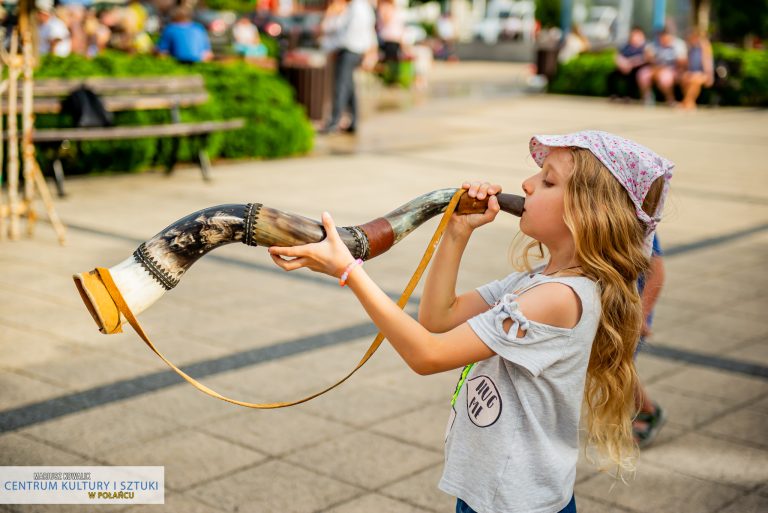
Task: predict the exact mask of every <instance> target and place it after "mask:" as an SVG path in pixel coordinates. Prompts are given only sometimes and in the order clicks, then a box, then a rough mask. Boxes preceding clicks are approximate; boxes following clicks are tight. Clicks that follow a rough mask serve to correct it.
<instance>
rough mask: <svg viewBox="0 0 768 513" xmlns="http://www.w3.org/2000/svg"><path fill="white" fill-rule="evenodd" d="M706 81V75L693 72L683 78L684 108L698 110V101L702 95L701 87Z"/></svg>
mask: <svg viewBox="0 0 768 513" xmlns="http://www.w3.org/2000/svg"><path fill="white" fill-rule="evenodd" d="M705 81H706V76H705V75H704V73H699V72H693V73H686V74H685V75H684V76H683V107H685V108H686V109H691V110H693V109H695V108H696V100H697V99H698V98H699V95H700V94H701V86H702V85H703V84H704V82H705Z"/></svg>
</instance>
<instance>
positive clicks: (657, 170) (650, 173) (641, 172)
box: [529, 130, 675, 255]
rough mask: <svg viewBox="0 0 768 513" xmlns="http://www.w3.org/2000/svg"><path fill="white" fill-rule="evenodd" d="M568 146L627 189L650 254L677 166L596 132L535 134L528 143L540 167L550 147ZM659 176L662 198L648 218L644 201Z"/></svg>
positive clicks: (639, 148)
mask: <svg viewBox="0 0 768 513" xmlns="http://www.w3.org/2000/svg"><path fill="white" fill-rule="evenodd" d="M567 147H576V148H584V149H587V150H589V151H591V152H592V154H593V155H594V156H595V157H597V158H598V160H600V162H601V163H602V164H603V165H604V166H605V167H607V168H608V170H609V171H610V172H611V174H613V176H614V177H615V178H616V179H617V180H618V181H619V183H620V184H621V185H622V187H624V189H625V190H626V191H627V193H628V194H629V197H630V198H631V199H632V203H633V204H634V205H635V212H636V214H637V218H638V219H640V221H642V222H643V224H645V226H646V233H645V234H646V239H645V250H646V254H648V255H650V253H651V243H652V241H653V234H654V232H655V231H656V226H657V225H658V224H659V222H660V221H661V213H662V211H663V209H664V200H665V199H666V197H667V193H668V192H669V180H670V179H671V178H672V168H673V167H674V166H675V164H674V163H673V162H671V161H669V160H667V159H665V158H664V157H662V156H661V155H659V154H657V153H655V152H654V151H652V150H650V149H648V148H646V147H645V146H641V145H640V144H637V143H636V142H634V141H630V140H629V139H624V138H623V137H619V136H617V135H613V134H609V133H608V132H600V131H597V130H585V131H583V132H576V133H573V134H566V135H535V136H533V137H532V138H531V142H530V144H529V149H530V151H531V156H532V157H533V160H534V161H536V164H538V166H539V167H542V166H543V165H544V159H545V158H546V157H547V155H549V152H550V150H551V148H567ZM660 177H663V179H664V188H663V190H662V193H661V199H660V200H659V205H658V207H657V208H656V212H654V215H653V216H649V215H648V214H646V213H645V211H644V210H643V201H644V200H645V196H646V195H647V194H648V191H649V190H650V188H651V184H652V183H653V182H654V181H655V180H657V179H658V178H660Z"/></svg>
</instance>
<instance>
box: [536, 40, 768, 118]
mask: <svg viewBox="0 0 768 513" xmlns="http://www.w3.org/2000/svg"><path fill="white" fill-rule="evenodd" d="M712 51H713V54H714V59H715V65H716V66H724V67H725V69H727V70H728V75H727V77H725V78H724V79H721V80H719V81H718V83H717V87H716V88H710V89H704V90H703V91H702V96H701V98H700V101H701V102H702V103H708V102H709V101H710V100H711V99H712V98H711V96H712V95H717V101H718V103H719V104H721V105H742V106H755V107H765V106H768V53H767V52H765V51H763V50H742V49H740V48H735V47H732V46H728V45H725V44H721V43H715V44H713V45H712ZM614 55H615V51H614V50H607V51H604V52H601V53H586V54H582V55H579V56H578V57H576V58H575V59H573V60H571V61H569V62H567V63H565V64H560V65H559V66H558V70H557V75H556V76H555V78H554V79H553V80H552V82H551V83H550V85H549V92H552V93H560V94H578V95H583V96H605V95H606V94H607V78H608V75H609V74H610V73H611V71H613V69H614V62H613V56H614Z"/></svg>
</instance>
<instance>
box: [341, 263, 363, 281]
mask: <svg viewBox="0 0 768 513" xmlns="http://www.w3.org/2000/svg"><path fill="white" fill-rule="evenodd" d="M358 265H359V266H362V265H363V261H362V260H361V259H359V258H358V259H357V260H355V261H354V262H352V263H351V264H349V265H348V266H347V268H346V269H344V272H343V273H342V275H341V278H339V285H341V286H342V287H343V286H344V285H346V284H347V278H349V273H351V272H352V269H354V268H355V267H357V266H358Z"/></svg>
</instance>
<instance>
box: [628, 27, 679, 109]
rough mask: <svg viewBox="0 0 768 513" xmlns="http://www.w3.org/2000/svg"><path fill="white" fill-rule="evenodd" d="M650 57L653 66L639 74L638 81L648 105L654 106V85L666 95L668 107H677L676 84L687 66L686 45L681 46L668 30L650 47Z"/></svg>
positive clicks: (662, 32)
mask: <svg viewBox="0 0 768 513" xmlns="http://www.w3.org/2000/svg"><path fill="white" fill-rule="evenodd" d="M650 47H651V48H650V52H649V57H650V60H651V63H652V66H651V67H650V68H649V69H648V71H646V68H643V69H642V70H640V72H638V75H637V81H638V85H639V86H640V91H641V92H642V95H643V99H644V100H645V102H646V103H647V104H653V103H654V99H653V91H652V90H651V88H652V86H653V84H656V86H657V87H658V88H659V90H660V91H661V92H662V94H663V95H664V99H665V100H666V101H667V104H668V105H675V90H674V87H675V83H676V82H679V81H680V77H681V74H682V71H683V70H684V69H685V66H686V59H687V58H688V56H687V51H686V49H685V45H682V46H681V45H679V44H678V41H677V38H676V37H675V36H674V35H673V34H672V32H670V31H669V30H667V29H664V30H662V31H661V33H660V34H659V38H658V41H657V42H655V43H653V44H652V45H650Z"/></svg>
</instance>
